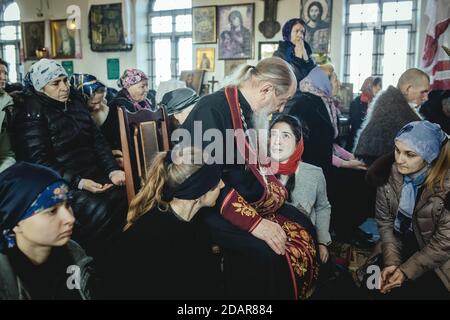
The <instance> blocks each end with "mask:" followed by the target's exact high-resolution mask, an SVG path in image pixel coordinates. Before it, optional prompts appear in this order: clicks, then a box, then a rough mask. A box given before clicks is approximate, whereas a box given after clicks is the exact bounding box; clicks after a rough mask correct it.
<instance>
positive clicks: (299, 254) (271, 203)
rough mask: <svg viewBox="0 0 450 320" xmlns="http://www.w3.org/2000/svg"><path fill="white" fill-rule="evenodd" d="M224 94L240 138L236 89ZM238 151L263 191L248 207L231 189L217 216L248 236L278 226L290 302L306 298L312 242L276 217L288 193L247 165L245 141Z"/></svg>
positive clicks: (313, 273)
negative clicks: (263, 225) (264, 224)
mask: <svg viewBox="0 0 450 320" xmlns="http://www.w3.org/2000/svg"><path fill="white" fill-rule="evenodd" d="M225 94H226V97H227V100H228V104H229V106H230V110H231V114H232V119H233V127H234V129H235V130H236V131H237V132H239V131H241V133H242V134H243V125H242V121H241V118H240V110H239V108H240V107H239V102H238V101H239V100H238V93H237V88H235V87H228V88H226V89H225ZM239 129H241V130H239ZM236 139H238V136H236ZM237 141H244V140H237ZM238 151H239V152H240V153H241V155H242V156H244V158H245V159H246V163H247V166H248V167H249V168H250V170H251V171H252V172H253V174H254V175H255V177H256V178H257V179H258V181H259V182H260V183H261V185H262V186H263V187H264V194H263V196H262V197H261V199H260V200H258V201H256V202H254V203H248V202H247V201H246V200H245V199H244V198H243V197H242V196H241V195H239V193H238V192H237V191H236V190H234V189H232V190H231V191H230V192H229V193H228V195H227V196H226V198H225V200H224V202H223V204H222V206H221V208H220V213H221V214H222V215H223V216H224V218H225V219H227V220H229V221H230V222H231V223H233V224H235V225H237V226H238V227H240V228H243V229H244V230H247V231H249V232H251V231H253V230H254V229H255V228H256V227H257V226H258V224H259V222H261V220H262V219H263V218H264V219H268V220H271V221H273V222H276V223H278V224H279V225H280V226H281V227H282V228H283V230H284V231H285V232H286V235H287V237H288V241H287V245H286V248H287V249H286V261H287V263H288V265H289V269H290V271H291V277H292V283H293V287H294V298H295V299H303V298H307V297H309V296H310V295H311V294H312V292H313V289H314V285H315V282H316V280H317V277H318V274H319V264H318V260H317V259H316V258H315V257H316V255H317V252H316V246H315V243H314V239H313V237H312V236H311V235H310V234H309V233H308V232H307V231H306V230H305V228H303V227H302V226H301V225H299V224H298V223H294V222H292V221H289V220H288V219H287V218H285V217H284V216H282V215H280V214H278V211H279V210H280V208H281V207H282V206H283V204H284V202H285V200H286V198H287V195H288V193H287V191H286V189H285V188H284V186H283V185H282V184H281V183H280V182H279V181H278V179H277V178H276V177H275V176H274V175H272V174H264V175H263V174H262V172H261V168H260V167H259V166H257V165H255V164H251V163H248V159H249V158H250V157H251V156H252V155H254V154H255V152H254V150H253V148H252V147H251V146H250V144H249V143H248V141H247V140H245V144H244V145H238ZM245 155H248V157H246V156H245ZM253 159H255V158H253Z"/></svg>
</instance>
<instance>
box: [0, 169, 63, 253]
mask: <svg viewBox="0 0 450 320" xmlns="http://www.w3.org/2000/svg"><path fill="white" fill-rule="evenodd" d="M68 190H69V188H68V186H67V184H66V182H65V181H64V180H63V179H62V178H61V176H60V175H59V174H58V173H57V172H55V171H53V170H52V169H50V168H47V167H44V166H41V165H38V164H31V163H27V162H18V163H16V164H15V165H13V166H11V167H9V168H8V169H6V170H5V171H3V172H2V173H1V174H0V252H4V251H5V250H6V248H8V247H11V246H14V245H15V238H14V234H13V232H12V230H13V229H14V227H15V226H16V225H17V224H18V223H19V222H20V221H22V220H25V219H27V218H29V217H31V216H33V215H35V214H37V213H39V212H41V211H42V210H45V209H48V208H50V207H52V206H54V205H56V204H58V203H60V202H63V201H65V200H66V199H67V192H68Z"/></svg>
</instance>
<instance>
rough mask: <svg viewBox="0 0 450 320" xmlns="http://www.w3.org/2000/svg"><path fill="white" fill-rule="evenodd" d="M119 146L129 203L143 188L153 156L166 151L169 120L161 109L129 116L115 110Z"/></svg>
mask: <svg viewBox="0 0 450 320" xmlns="http://www.w3.org/2000/svg"><path fill="white" fill-rule="evenodd" d="M117 111H118V117H119V129H120V142H121V145H122V154H123V164H124V171H125V179H126V189H127V197H128V203H130V202H131V200H132V199H133V198H134V196H135V195H136V193H137V192H138V191H139V189H140V188H141V187H142V184H143V183H144V179H145V177H146V176H147V170H148V167H149V165H150V163H151V161H152V159H153V156H154V155H155V154H156V153H157V152H159V151H168V150H169V149H170V144H169V130H168V118H167V114H166V112H165V110H164V108H159V109H158V110H156V111H151V110H139V111H137V112H129V111H128V110H126V109H125V108H121V107H119V108H118V110H117Z"/></svg>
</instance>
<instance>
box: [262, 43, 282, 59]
mask: <svg viewBox="0 0 450 320" xmlns="http://www.w3.org/2000/svg"><path fill="white" fill-rule="evenodd" d="M277 49H278V41H262V42H259V43H258V60H261V59H265V58H270V57H272V56H273V53H274V52H275V51H276V50H277Z"/></svg>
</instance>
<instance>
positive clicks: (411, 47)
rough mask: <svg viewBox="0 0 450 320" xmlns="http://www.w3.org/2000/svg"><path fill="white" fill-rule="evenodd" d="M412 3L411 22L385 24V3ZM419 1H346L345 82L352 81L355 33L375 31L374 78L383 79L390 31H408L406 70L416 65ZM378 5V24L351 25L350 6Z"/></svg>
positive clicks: (357, 89)
mask: <svg viewBox="0 0 450 320" xmlns="http://www.w3.org/2000/svg"><path fill="white" fill-rule="evenodd" d="M408 1H412V17H411V20H404V21H397V20H395V21H386V22H383V21H382V20H381V19H382V16H383V3H386V2H408ZM417 2H418V1H417V0H346V1H345V28H344V29H345V34H344V38H345V40H344V43H345V45H344V74H343V77H344V81H345V82H349V81H350V76H351V74H350V62H351V60H350V55H351V54H350V53H351V43H350V42H351V34H352V32H354V31H366V30H368V31H373V41H374V43H373V48H374V51H373V53H372V76H376V77H381V78H383V76H384V74H383V64H382V62H383V58H384V55H385V50H384V38H385V33H386V30H388V29H408V48H407V52H406V68H411V67H413V66H414V65H415V59H416V54H417V52H416V45H417V24H418V17H417V14H418V3H417ZM369 3H376V4H377V5H378V15H377V16H378V18H377V22H376V23H367V24H366V23H349V20H350V5H353V4H369ZM353 91H354V92H358V91H359V88H354V89H353Z"/></svg>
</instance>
